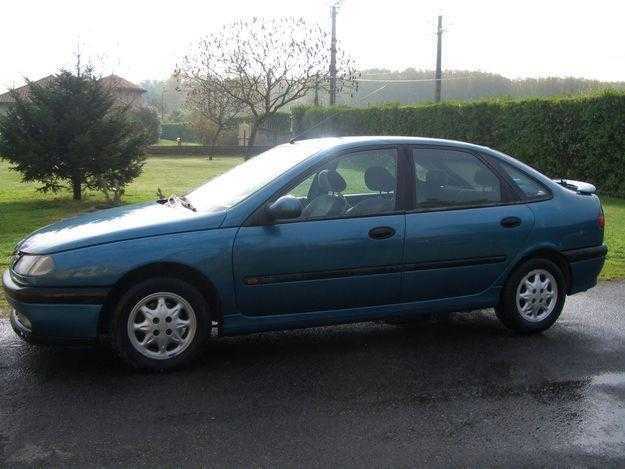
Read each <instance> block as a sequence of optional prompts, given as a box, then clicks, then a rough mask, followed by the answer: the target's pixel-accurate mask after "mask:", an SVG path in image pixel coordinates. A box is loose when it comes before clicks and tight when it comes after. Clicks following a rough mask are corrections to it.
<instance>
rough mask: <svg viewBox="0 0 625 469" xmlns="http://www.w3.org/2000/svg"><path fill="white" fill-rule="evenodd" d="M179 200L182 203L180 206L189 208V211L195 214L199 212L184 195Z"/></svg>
mask: <svg viewBox="0 0 625 469" xmlns="http://www.w3.org/2000/svg"><path fill="white" fill-rule="evenodd" d="M178 200H179V201H180V204H181V205H182V206H183V207H185V208H188V209H189V210H193V211H194V212H197V209H196V208H195V207H194V206H193V204H192V203H191V201H190V200H189V199H187V196H186V195H182V196H180V197H178Z"/></svg>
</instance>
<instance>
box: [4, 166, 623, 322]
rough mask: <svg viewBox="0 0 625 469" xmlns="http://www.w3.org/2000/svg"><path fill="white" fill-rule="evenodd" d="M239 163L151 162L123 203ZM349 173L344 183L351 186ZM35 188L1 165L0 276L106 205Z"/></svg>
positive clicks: (615, 273) (611, 209) (609, 269)
mask: <svg viewBox="0 0 625 469" xmlns="http://www.w3.org/2000/svg"><path fill="white" fill-rule="evenodd" d="M241 161H243V159H242V158H232V157H222V158H220V157H215V158H214V159H213V161H209V160H208V159H207V158H205V157H197V156H176V157H167V156H162V157H152V158H148V160H147V162H146V165H145V169H144V172H143V174H142V175H141V176H140V177H139V178H137V180H136V181H135V182H133V183H132V184H131V185H130V186H129V187H128V189H127V193H126V196H125V198H124V201H125V202H126V203H135V202H142V201H146V200H153V199H155V198H156V191H157V189H158V188H160V189H161V190H162V191H163V193H164V194H165V195H169V194H174V193H175V194H181V193H184V192H186V191H188V190H189V189H191V188H193V187H196V186H198V185H200V184H201V183H202V182H203V181H206V180H208V179H210V178H212V177H215V176H216V175H218V174H221V173H222V172H224V171H226V170H227V169H230V168H232V167H233V166H235V165H237V164H239V163H240V162H241ZM348 173H349V171H347V172H346V174H345V177H346V178H347V179H348V180H350V179H351V178H350V175H349V174H348ZM35 187H36V186H35V185H33V184H24V183H22V182H20V177H19V174H17V173H15V172H14V171H10V170H9V165H8V164H7V163H6V162H4V161H2V160H0V271H2V270H4V269H5V268H6V267H7V265H8V262H9V256H10V254H11V252H12V251H13V247H14V246H15V243H17V241H19V240H20V239H22V238H23V237H24V236H26V235H27V234H28V233H30V232H32V231H33V230H35V229H37V228H39V227H41V226H44V225H47V224H49V223H52V222H53V221H55V220H59V219H61V218H65V217H69V216H72V215H75V214H78V213H80V212H84V211H89V210H95V209H97V208H98V207H99V206H101V204H102V202H103V198H102V196H101V195H99V194H96V193H87V196H86V199H85V200H83V201H81V202H74V201H72V200H71V198H70V194H69V192H67V191H66V192H63V193H60V194H57V195H45V194H41V193H39V192H37V191H36V190H35ZM363 190H364V186H363ZM603 203H604V208H605V215H606V243H607V244H608V247H609V253H608V259H607V261H606V265H605V268H604V269H603V272H602V273H601V277H602V278H603V279H613V278H622V277H625V200H622V199H614V198H609V197H606V198H604V199H603ZM3 309H6V302H5V300H4V297H3V295H1V294H0V314H1V311H2V310H3Z"/></svg>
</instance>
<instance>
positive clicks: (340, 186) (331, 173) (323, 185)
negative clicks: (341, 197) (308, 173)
mask: <svg viewBox="0 0 625 469" xmlns="http://www.w3.org/2000/svg"><path fill="white" fill-rule="evenodd" d="M317 182H318V184H319V188H320V189H321V190H322V191H323V192H343V191H344V190H345V188H346V187H347V183H346V182H345V179H343V176H341V175H340V174H339V173H337V172H336V171H335V170H333V169H324V170H323V171H321V172H320V173H319V175H318V176H317Z"/></svg>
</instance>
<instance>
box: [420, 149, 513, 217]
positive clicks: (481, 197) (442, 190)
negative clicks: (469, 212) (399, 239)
mask: <svg viewBox="0 0 625 469" xmlns="http://www.w3.org/2000/svg"><path fill="white" fill-rule="evenodd" d="M412 159H413V163H414V172H415V174H414V176H415V183H416V207H415V208H416V209H417V210H419V209H421V210H432V209H438V208H440V209H444V208H454V207H458V208H460V207H477V206H482V205H484V206H486V205H495V204H499V203H501V201H502V187H501V181H500V179H499V178H498V177H497V176H496V175H495V174H494V173H493V172H492V171H491V170H490V169H489V168H488V167H487V166H486V165H485V164H484V163H482V162H481V161H480V160H479V159H478V158H477V157H475V156H474V155H472V154H470V153H466V152H463V151H457V150H450V149H437V148H435V149H432V148H414V149H413V150H412Z"/></svg>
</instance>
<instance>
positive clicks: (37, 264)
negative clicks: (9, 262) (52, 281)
mask: <svg viewBox="0 0 625 469" xmlns="http://www.w3.org/2000/svg"><path fill="white" fill-rule="evenodd" d="M53 269H54V261H53V260H52V257H50V256H32V255H30V254H22V255H21V256H20V257H19V258H18V260H17V262H16V263H15V265H14V266H13V271H14V272H15V273H17V274H19V275H24V276H30V277H40V276H42V275H46V274H49V273H50V272H52V270H53Z"/></svg>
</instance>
